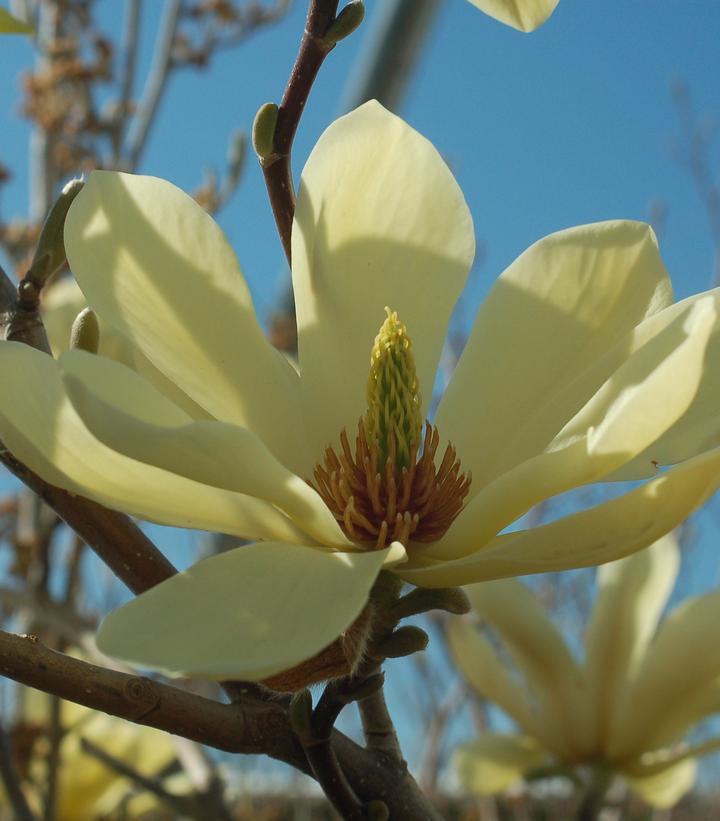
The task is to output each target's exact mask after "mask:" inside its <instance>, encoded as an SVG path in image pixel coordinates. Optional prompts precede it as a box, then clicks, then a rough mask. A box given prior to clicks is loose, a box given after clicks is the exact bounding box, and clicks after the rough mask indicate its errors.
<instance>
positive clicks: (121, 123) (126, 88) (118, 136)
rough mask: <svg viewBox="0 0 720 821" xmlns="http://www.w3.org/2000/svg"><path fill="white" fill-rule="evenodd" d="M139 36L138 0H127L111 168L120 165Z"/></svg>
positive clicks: (133, 81)
mask: <svg viewBox="0 0 720 821" xmlns="http://www.w3.org/2000/svg"><path fill="white" fill-rule="evenodd" d="M139 36H140V0H127V3H126V5H125V25H124V29H123V38H122V54H123V57H122V60H123V66H122V76H121V79H120V96H119V98H118V103H117V110H116V112H115V118H116V120H115V128H114V130H113V133H112V161H111V162H112V167H113V168H117V167H118V166H119V164H120V160H121V153H122V142H123V136H124V133H125V125H126V124H127V122H128V119H129V115H130V99H131V96H132V90H133V85H134V83H135V69H136V67H137V51H138V38H139Z"/></svg>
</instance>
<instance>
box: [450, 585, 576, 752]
mask: <svg viewBox="0 0 720 821" xmlns="http://www.w3.org/2000/svg"><path fill="white" fill-rule="evenodd" d="M465 592H466V593H467V594H468V597H469V599H470V602H471V603H472V606H473V608H474V610H475V612H476V613H478V614H479V615H480V617H481V618H482V619H483V620H484V621H485V622H487V623H488V624H490V625H491V626H492V627H493V628H494V629H495V630H496V631H497V632H498V634H499V635H500V637H501V638H502V640H503V642H504V643H505V645H506V647H507V649H508V651H509V653H510V656H511V658H512V659H513V661H514V662H515V665H516V667H517V668H518V670H520V671H521V672H522V674H523V676H524V677H525V680H526V681H527V689H528V693H529V694H530V695H531V698H532V699H533V701H534V703H535V704H536V705H537V721H538V723H539V724H540V725H541V726H542V727H543V730H544V736H545V737H550V736H551V735H552V734H553V731H554V730H559V735H560V738H559V744H560V745H561V747H560V748H559V749H558V748H554V750H555V751H556V752H557V753H558V755H560V756H561V757H565V758H568V757H572V756H573V755H577V754H578V753H579V754H582V753H585V752H588V751H587V750H586V749H585V743H586V728H585V726H584V724H583V722H584V718H585V717H584V710H583V701H582V699H583V695H584V692H583V679H582V674H581V671H580V668H579V667H578V665H577V663H576V662H575V659H574V658H573V657H572V654H571V653H570V651H569V649H568V647H567V645H566V643H565V640H564V639H563V637H562V635H561V634H560V632H559V631H558V629H557V628H556V627H555V625H554V624H553V623H552V622H551V621H550V619H548V617H547V616H546V615H545V611H544V610H543V608H542V606H541V604H540V602H539V601H538V600H537V597H536V596H535V595H534V594H533V593H532V591H531V590H530V589H529V588H528V587H527V586H526V585H524V584H522V583H521V582H519V581H518V580H517V579H503V580H500V581H493V582H483V583H482V584H473V585H470V586H469V587H466V588H465Z"/></svg>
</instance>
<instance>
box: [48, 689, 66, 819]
mask: <svg viewBox="0 0 720 821" xmlns="http://www.w3.org/2000/svg"><path fill="white" fill-rule="evenodd" d="M60 709H61V702H60V699H59V698H58V697H57V696H54V695H51V696H50V732H49V741H50V751H49V753H48V759H47V766H48V774H47V788H46V791H45V796H44V805H45V806H44V815H43V818H44V821H55V805H56V801H57V788H58V772H59V770H60V744H61V743H62V738H63V729H62V725H61V723H60Z"/></svg>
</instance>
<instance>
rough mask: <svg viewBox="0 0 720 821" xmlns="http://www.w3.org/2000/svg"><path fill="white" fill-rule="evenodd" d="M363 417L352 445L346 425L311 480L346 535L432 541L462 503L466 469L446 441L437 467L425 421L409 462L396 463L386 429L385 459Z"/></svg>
mask: <svg viewBox="0 0 720 821" xmlns="http://www.w3.org/2000/svg"><path fill="white" fill-rule="evenodd" d="M365 428H366V426H365V424H364V422H363V420H362V419H361V420H360V423H359V424H358V432H357V436H356V438H355V448H354V451H353V449H352V448H351V446H350V441H349V439H348V436H347V432H346V431H345V430H343V431H342V433H341V434H340V448H339V449H338V452H336V451H335V450H334V449H333V448H330V447H329V448H327V449H326V451H325V457H324V459H323V462H322V464H318V465H317V466H316V468H315V471H314V474H313V480H312V481H310V484H311V485H312V486H313V487H314V488H315V489H316V490H317V491H318V493H319V494H320V496H321V497H322V498H323V500H324V501H325V503H326V504H327V506H328V507H329V508H330V510H331V511H332V513H333V515H334V516H335V518H336V519H337V521H338V522H339V524H340V526H341V527H342V528H343V530H344V531H345V533H346V534H347V536H348V537H349V538H350V539H352V540H353V541H355V542H358V543H360V544H366V545H367V546H368V548H369V549H373V548H376V549H380V548H383V547H386V546H387V545H388V544H390V543H391V542H393V541H399V542H402V543H403V544H404V545H406V546H407V545H408V544H409V543H410V542H434V541H436V540H437V539H439V538H440V537H441V536H442V535H443V534H444V533H445V531H446V530H447V529H448V528H449V527H450V525H451V524H452V522H453V521H454V519H455V517H456V516H457V515H458V513H460V511H461V510H462V508H463V505H464V503H465V497H466V496H467V494H468V491H469V489H470V482H471V476H470V473H469V472H467V473H462V472H461V469H460V461H459V459H458V458H457V454H456V452H455V448H454V447H453V446H452V445H451V444H448V446H447V448H446V449H445V453H444V455H443V458H442V459H441V460H440V465H439V467H436V466H435V454H436V452H437V449H438V445H439V443H440V436H439V434H438V431H437V428H435V427H434V426H433V425H431V424H430V422H426V423H425V435H424V439H423V442H422V448H421V449H420V453H418V451H419V448H418V446H417V445H414V446H413V447H412V449H411V452H410V454H409V457H410V458H409V459H408V464H407V465H403V466H402V467H398V464H397V459H396V453H395V444H394V435H393V434H392V433H390V436H389V439H388V452H387V456H386V458H385V463H384V465H380V464H379V462H380V446H379V444H378V442H377V441H373V442H372V443H369V442H368V438H367V434H366V429H365Z"/></svg>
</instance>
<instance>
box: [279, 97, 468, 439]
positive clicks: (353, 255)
mask: <svg viewBox="0 0 720 821" xmlns="http://www.w3.org/2000/svg"><path fill="white" fill-rule="evenodd" d="M418 169H422V171H421V173H420V172H418ZM474 249H475V241H474V237H473V228H472V220H471V217H470V213H469V211H468V208H467V205H466V204H465V200H464V198H463V195H462V192H461V191H460V189H459V187H458V185H457V183H456V182H455V180H454V179H453V176H452V174H451V173H450V170H449V169H448V167H447V166H446V165H445V163H444V162H443V160H442V159H441V157H440V155H439V154H438V152H437V151H436V150H435V148H433V146H432V145H431V144H430V143H429V142H428V141H427V140H426V139H425V138H424V137H422V136H420V135H419V134H418V133H417V132H416V131H414V130H413V129H412V128H410V126H408V125H407V124H406V123H404V122H403V121H402V120H401V119H399V118H398V117H396V116H394V115H393V114H390V113H389V112H388V111H386V110H385V109H384V108H383V107H382V106H381V105H380V104H379V103H377V102H375V101H371V102H369V103H366V104H365V105H363V106H361V107H360V108H358V109H357V110H356V111H353V112H352V113H351V114H348V115H347V116H345V117H341V118H340V119H339V120H337V121H336V122H335V123H333V125H331V126H330V128H328V129H327V131H326V132H325V133H324V134H323V135H322V137H321V138H320V140H319V141H318V143H317V145H316V146H315V149H314V150H313V152H312V154H311V155H310V158H309V159H308V161H307V164H306V165H305V168H304V170H303V172H302V178H301V183H300V190H299V194H298V202H297V209H296V211H295V222H294V225H293V234H292V257H293V284H294V288H295V303H296V307H297V320H298V335H299V338H298V347H299V357H300V373H301V381H302V387H303V396H304V401H305V412H306V417H307V420H308V422H307V426H308V429H310V428H311V427H312V428H313V433H314V436H315V447H316V449H317V451H318V453H322V449H323V448H324V447H325V446H326V445H328V444H329V443H331V442H333V443H334V442H335V441H336V440H337V438H338V437H339V435H340V431H341V430H342V429H343V428H346V429H347V430H348V431H353V430H355V428H356V426H357V422H358V419H359V417H360V416H361V415H362V414H363V412H364V410H365V390H366V384H367V378H368V373H369V367H370V350H371V348H372V343H373V340H374V338H375V335H376V334H377V332H378V330H379V328H380V326H381V324H382V322H383V320H384V318H385V314H384V308H385V306H389V307H390V308H391V309H392V310H394V311H397V312H398V315H399V317H400V319H401V320H402V321H403V322H404V323H405V325H406V326H407V329H408V332H409V334H410V337H411V338H412V342H413V351H414V354H415V361H416V365H417V370H418V376H419V380H420V388H421V390H422V392H423V396H424V399H425V408H427V407H428V406H429V402H430V397H431V394H432V388H433V382H434V379H435V370H436V368H437V364H438V361H439V358H440V353H441V349H442V346H443V342H444V339H445V332H446V328H447V323H448V320H449V317H450V313H451V311H452V309H453V306H454V304H455V302H456V300H457V298H458V296H459V295H460V291H461V290H462V287H463V284H464V282H465V277H466V275H467V272H468V270H469V268H470V265H471V263H472V259H473V254H474Z"/></svg>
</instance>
